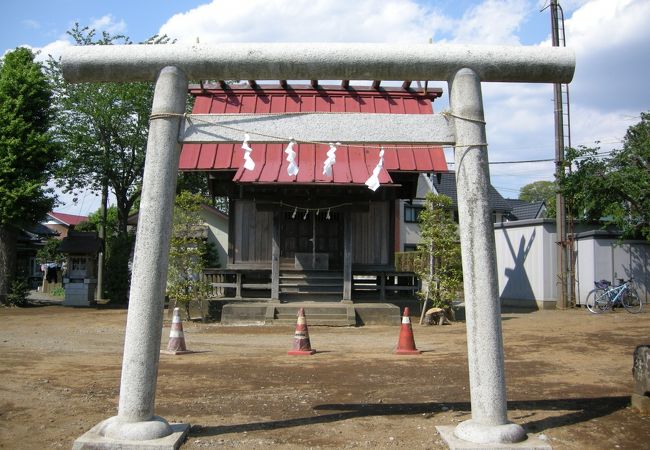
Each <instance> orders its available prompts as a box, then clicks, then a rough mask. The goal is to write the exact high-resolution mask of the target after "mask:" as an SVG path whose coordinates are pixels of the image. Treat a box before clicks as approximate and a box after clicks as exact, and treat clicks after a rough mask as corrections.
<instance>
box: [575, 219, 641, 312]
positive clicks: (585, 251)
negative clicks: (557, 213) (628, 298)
mask: <svg viewBox="0 0 650 450" xmlns="http://www.w3.org/2000/svg"><path fill="white" fill-rule="evenodd" d="M576 260H577V262H576V279H577V283H576V285H577V287H576V302H577V303H578V304H582V305H584V304H585V303H586V301H587V296H588V295H589V292H591V291H592V290H593V289H594V281H597V280H602V279H604V280H608V281H616V280H617V279H619V278H623V279H625V280H627V279H628V278H631V277H634V287H635V289H636V291H637V293H638V294H639V297H641V299H642V300H643V301H644V302H646V303H647V302H648V295H649V292H648V291H649V289H648V287H649V286H650V268H649V264H650V243H648V242H645V241H619V240H618V239H617V238H616V237H612V235H611V234H608V233H606V232H603V231H590V232H586V233H580V234H578V235H577V238H576Z"/></svg>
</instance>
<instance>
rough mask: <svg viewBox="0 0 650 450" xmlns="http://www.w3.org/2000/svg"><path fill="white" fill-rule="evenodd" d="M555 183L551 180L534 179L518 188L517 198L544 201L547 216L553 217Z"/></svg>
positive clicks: (528, 200)
mask: <svg viewBox="0 0 650 450" xmlns="http://www.w3.org/2000/svg"><path fill="white" fill-rule="evenodd" d="M556 193H557V188H556V185H555V183H554V182H553V181H534V182H532V183H528V184H527V185H525V186H523V187H522V188H521V189H520V190H519V200H524V201H527V202H544V203H545V204H546V215H547V217H555V194H556Z"/></svg>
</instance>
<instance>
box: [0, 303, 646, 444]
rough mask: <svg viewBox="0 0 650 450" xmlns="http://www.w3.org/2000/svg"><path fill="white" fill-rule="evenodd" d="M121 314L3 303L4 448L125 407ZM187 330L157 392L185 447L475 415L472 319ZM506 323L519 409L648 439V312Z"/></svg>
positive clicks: (527, 317)
mask: <svg viewBox="0 0 650 450" xmlns="http://www.w3.org/2000/svg"><path fill="white" fill-rule="evenodd" d="M125 320H126V311H125V310H116V309H74V308H67V307H63V306H41V307H30V308H22V309H17V308H14V309H9V308H0V324H1V326H0V448H7V449H39V448H51V447H55V448H58V447H62V448H70V447H71V445H72V443H73V441H74V440H75V439H76V438H77V437H79V436H80V435H81V434H83V433H84V432H86V431H87V430H88V429H90V428H91V427H92V426H94V425H95V424H97V423H98V422H100V421H101V420H103V419H106V418H108V417H110V416H113V415H115V414H116V410H117V402H118V393H119V375H120V368H121V352H122V345H123V338H124V326H125ZM307 320H308V321H309V318H307ZM184 330H185V338H186V341H187V345H188V347H189V348H190V349H191V350H195V351H197V353H194V354H190V355H183V356H171V355H162V356H161V360H160V371H159V378H158V391H157V400H156V413H157V414H158V415H161V416H163V417H165V418H166V419H168V420H169V421H170V422H185V423H191V424H192V428H191V431H190V435H189V438H188V440H187V441H186V443H185V444H184V446H183V448H184V449H201V448H222V447H224V448H230V447H236V448H246V449H249V448H250V449H254V448H259V449H261V448H277V449H280V448H281V449H303V448H318V449H334V448H408V449H436V448H445V446H444V444H443V442H442V440H441V439H440V437H439V436H438V434H437V432H436V430H435V426H436V425H453V424H457V423H458V422H460V421H463V420H466V419H468V418H470V405H469V388H468V374H467V350H466V338H465V325H464V323H455V324H453V325H449V326H430V327H425V326H419V325H417V324H416V325H414V334H415V340H416V344H417V346H418V348H419V349H421V350H423V351H424V353H423V354H422V355H420V356H396V355H393V354H392V349H393V348H394V346H395V345H396V342H397V338H398V334H399V327H388V326H365V327H359V328H328V327H314V326H312V327H310V328H309V332H310V337H311V342H312V346H313V347H314V348H315V349H316V350H318V353H317V354H316V355H313V356H308V357H300V356H298V357H297V356H288V355H287V354H286V352H287V350H288V349H289V348H290V347H291V344H292V340H293V331H294V330H293V327H286V326H276V327H259V326H255V327H251V326H249V327H225V326H221V325H219V324H201V323H187V322H186V323H184ZM503 330H504V340H505V355H506V372H507V386H508V400H509V402H508V410H509V418H510V420H512V421H514V422H516V423H518V424H521V425H522V426H524V427H525V429H526V431H527V432H528V433H530V434H533V435H538V436H541V437H542V439H545V440H547V441H548V442H549V443H550V444H551V445H552V446H553V448H554V449H586V448H589V449H618V448H620V449H641V448H650V417H649V416H642V415H640V414H638V413H637V412H636V411H635V410H633V409H631V408H629V396H630V393H631V392H632V387H633V379H632V374H631V367H632V352H633V350H634V348H635V346H636V345H638V344H648V343H650V336H649V332H650V312H644V313H642V314H639V315H632V314H628V313H627V312H625V311H616V312H614V313H608V314H604V315H600V316H594V315H592V314H590V313H588V312H587V311H586V310H568V311H538V312H533V313H509V314H504V315H503ZM168 336H169V324H167V325H166V327H165V330H163V348H164V347H165V346H166V345H167V340H168Z"/></svg>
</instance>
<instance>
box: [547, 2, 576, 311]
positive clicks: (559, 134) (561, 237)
mask: <svg viewBox="0 0 650 450" xmlns="http://www.w3.org/2000/svg"><path fill="white" fill-rule="evenodd" d="M550 9H551V31H552V32H551V39H552V43H553V47H560V46H562V47H563V46H565V36H564V13H563V12H562V7H561V6H560V5H559V4H558V2H557V0H551V3H550ZM553 93H554V96H553V97H554V105H555V184H556V186H557V188H558V191H557V194H556V195H555V210H556V212H555V228H556V236H557V242H556V244H557V247H556V248H557V275H558V284H559V289H558V301H557V308H558V309H566V308H567V307H568V306H569V301H570V298H571V297H572V291H573V290H572V289H570V287H569V286H573V281H572V280H571V282H570V283H569V279H568V278H572V277H571V276H570V273H569V270H568V267H569V265H568V262H569V260H570V259H571V257H570V255H568V252H570V251H571V249H570V248H568V246H567V244H568V242H567V221H566V206H565V203H564V196H563V195H562V193H561V192H560V190H559V187H560V185H561V182H562V180H563V179H564V175H565V161H564V148H565V145H566V144H569V145H570V142H565V134H566V135H567V139H568V140H569V141H570V138H569V136H570V128H569V115H568V98H569V91H568V86H567V85H563V84H561V83H555V84H554V85H553ZM565 98H566V101H565V100H564V99H565ZM564 103H566V106H567V112H566V113H565V112H564ZM565 119H566V121H565Z"/></svg>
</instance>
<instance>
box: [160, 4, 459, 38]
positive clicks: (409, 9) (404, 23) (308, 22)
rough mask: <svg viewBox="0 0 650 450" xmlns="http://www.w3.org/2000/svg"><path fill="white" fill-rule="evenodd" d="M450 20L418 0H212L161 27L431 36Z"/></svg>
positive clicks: (289, 34)
mask: <svg viewBox="0 0 650 450" xmlns="http://www.w3.org/2000/svg"><path fill="white" fill-rule="evenodd" d="M449 26H450V24H449V20H447V19H446V18H445V17H443V16H442V15H440V13H438V12H437V11H436V10H434V9H432V8H430V7H426V6H423V5H420V4H418V3H416V2H415V1H413V0H385V1H382V2H377V1H373V0H358V1H355V2H350V1H348V0H293V1H291V2H287V1H285V0H249V1H246V2H240V1H235V0H222V1H217V0H215V1H213V2H211V3H209V4H206V5H202V6H199V7H197V8H194V9H192V10H190V11H188V12H186V13H182V14H177V15H175V16H173V17H172V18H170V19H169V20H168V21H167V23H165V24H164V25H163V26H162V27H161V28H160V33H161V34H167V35H168V36H170V37H172V38H177V39H178V40H179V41H184V42H195V41H196V39H197V38H199V39H200V42H202V43H220V42H420V43H423V42H427V41H428V39H429V37H431V36H433V34H435V33H436V31H438V30H446V29H448V28H449Z"/></svg>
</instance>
